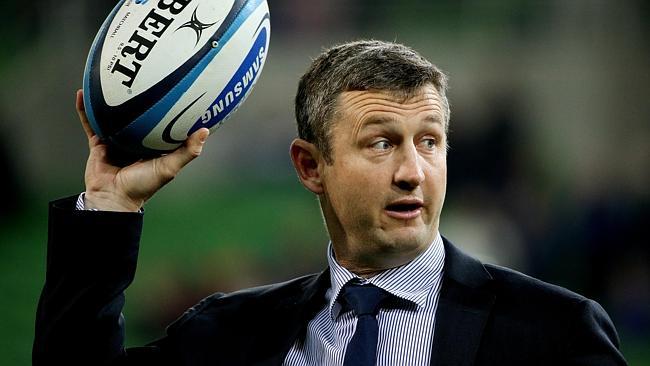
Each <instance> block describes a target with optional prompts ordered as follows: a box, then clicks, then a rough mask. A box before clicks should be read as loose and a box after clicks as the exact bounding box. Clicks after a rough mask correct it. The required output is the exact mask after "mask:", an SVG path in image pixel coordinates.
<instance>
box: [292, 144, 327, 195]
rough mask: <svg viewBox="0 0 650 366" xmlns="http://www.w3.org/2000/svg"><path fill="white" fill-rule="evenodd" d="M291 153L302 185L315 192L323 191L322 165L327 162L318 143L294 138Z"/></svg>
mask: <svg viewBox="0 0 650 366" xmlns="http://www.w3.org/2000/svg"><path fill="white" fill-rule="evenodd" d="M289 153H290V154H291V161H292V162H293V167H294V168H295V169H296V173H298V178H299V179H300V182H302V185H303V186H305V188H307V189H308V190H310V191H312V192H313V193H315V194H321V193H323V183H322V181H321V178H322V177H321V168H322V167H321V166H320V165H321V164H324V163H325V162H324V160H323V159H322V156H321V153H320V151H319V150H318V148H317V147H316V145H314V144H312V143H310V142H307V141H305V140H303V139H294V140H293V142H292V143H291V148H290V150H289Z"/></svg>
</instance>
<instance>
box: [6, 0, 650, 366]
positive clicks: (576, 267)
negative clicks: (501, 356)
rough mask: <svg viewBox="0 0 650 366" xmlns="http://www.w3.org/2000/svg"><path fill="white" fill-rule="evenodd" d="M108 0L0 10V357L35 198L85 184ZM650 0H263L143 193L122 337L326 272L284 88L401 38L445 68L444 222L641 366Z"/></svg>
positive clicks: (33, 241)
mask: <svg viewBox="0 0 650 366" xmlns="http://www.w3.org/2000/svg"><path fill="white" fill-rule="evenodd" d="M114 4H115V1H109V0H101V1H99V0H95V1H92V2H90V1H83V0H67V1H54V0H41V1H32V2H22V1H21V2H3V3H2V4H1V5H0V9H2V10H3V13H4V14H7V15H8V17H7V18H5V20H3V24H2V26H0V37H1V38H0V39H2V43H3V47H2V48H0V80H2V86H3V88H1V89H0V126H1V127H2V128H0V174H1V176H2V178H1V179H0V188H1V189H2V192H3V199H2V203H1V204H0V310H2V314H3V316H2V317H0V364H2V365H26V364H29V363H30V352H31V351H30V350H31V342H32V339H33V323H34V312H35V308H36V303H37V300H38V295H39V291H40V289H41V287H42V285H43V280H44V271H45V243H46V232H47V201H49V200H52V199H55V198H58V197H62V196H67V195H73V194H77V193H79V192H80V191H81V190H83V168H84V164H85V158H86V143H85V141H84V135H83V132H82V130H81V128H80V126H79V123H78V121H77V118H76V115H75V112H74V92H75V90H76V89H77V88H79V87H80V86H81V78H82V71H83V67H84V62H85V57H86V53H87V52H88V49H89V47H90V43H91V41H92V39H93V37H94V35H95V32H96V31H97V29H98V28H99V25H100V24H101V22H102V21H103V19H104V17H105V16H106V15H107V14H108V12H109V10H110V9H111V8H112V7H113V6H114ZM649 4H650V3H649V2H647V1H643V0H638V1H634V0H627V1H607V0H572V1H566V0H549V1H541V0H540V1H516V0H501V1H489V2H487V1H480V0H463V1H451V0H440V1H435V2H434V1H430V0H426V1H425V0H401V1H379V0H372V1H371V0H356V1H343V0H328V1H325V0H319V1H314V0H310V1H304V0H291V1H290V0H283V1H280V0H269V6H270V8H271V20H272V39H271V47H270V53H269V55H268V59H267V63H266V66H265V70H264V73H263V74H262V76H261V79H260V80H259V82H258V84H257V86H256V88H255V91H254V92H253V93H252V95H251V97H250V98H249V99H248V101H247V102H246V103H245V104H244V106H243V107H242V108H241V109H240V111H239V112H237V114H236V115H235V117H233V118H232V119H231V120H230V121H229V122H228V123H227V124H226V125H225V126H224V127H223V128H222V129H220V130H219V131H218V133H216V134H215V136H212V137H211V138H210V141H209V143H208V144H207V146H206V151H205V152H204V156H202V157H201V159H199V160H198V161H196V162H195V163H193V164H192V165H191V166H190V167H188V168H187V169H186V171H184V172H183V174H182V175H181V176H179V177H178V178H177V180H176V181H175V182H174V183H173V184H172V185H170V186H168V187H166V188H165V189H163V190H162V191H161V192H159V194H158V195H157V196H156V197H155V199H154V200H153V201H152V202H150V203H149V204H148V205H147V213H146V219H145V229H144V238H143V242H142V250H141V255H140V262H139V268H138V275H137V277H136V280H135V282H134V284H133V285H132V286H131V287H130V289H129V291H128V293H127V306H126V309H125V316H126V319H127V324H128V328H127V342H128V344H129V345H137V344H142V343H145V342H146V341H148V340H152V339H153V338H155V337H157V336H159V335H161V334H162V333H163V331H164V325H165V324H167V323H169V322H170V321H171V320H172V319H174V318H175V317H176V316H177V315H179V314H180V313H181V312H182V311H183V310H184V309H185V308H186V307H188V306H190V305H192V304H193V303H195V302H196V301H197V300H199V299H200V298H202V297H204V296H206V295H208V294H209V293H211V292H213V291H217V290H219V291H230V290H234V289H238V288H241V287H244V286H251V285H257V284H263V283H268V282H271V281H280V280H285V279H289V278H291V277H293V276H296V275H300V274H304V273H308V272H314V271H319V270H320V269H322V268H323V266H324V263H325V261H324V257H325V248H326V244H327V237H326V234H325V231H324V229H323V227H322V223H321V217H320V214H319V211H318V205H317V202H316V200H315V198H314V197H312V196H311V195H310V194H309V193H307V192H306V191H305V190H304V189H302V187H301V186H300V185H299V183H298V181H297V179H296V178H295V175H294V173H293V170H292V168H291V165H290V162H289V158H288V146H289V142H290V141H291V139H292V138H293V137H294V136H295V128H294V122H293V115H292V110H293V107H292V100H293V96H294V92H295V88H296V84H297V80H298V78H299V76H300V75H301V73H302V72H303V71H304V70H305V68H306V67H307V65H308V63H309V62H310V60H311V59H312V58H313V57H315V56H316V55H317V54H318V53H319V52H320V50H321V49H322V48H323V47H324V46H329V45H332V44H335V43H337V42H342V41H346V40H353V39H358V38H378V39H384V40H392V41H397V42H402V43H405V44H407V45H410V46H412V47H414V48H415V49H417V50H418V51H419V52H421V53H422V54H423V55H424V56H425V57H427V58H429V59H430V60H431V61H433V62H434V63H436V64H437V65H439V66H440V67H441V68H442V69H444V70H445V71H447V73H448V74H449V75H450V86H451V90H450V93H449V98H450V101H451V105H452V118H451V132H450V143H451V149H450V152H449V184H448V194H447V200H446V204H445V208H444V210H443V219H442V224H441V232H442V233H443V235H446V236H447V237H448V238H450V239H451V240H452V241H454V242H455V243H457V244H458V245H459V246H461V247H463V248H464V249H465V250H467V251H469V252H471V253H473V254H474V255H477V256H479V257H481V258H482V259H484V260H485V261H489V262H493V263H498V264H503V265H507V266H510V267H513V268H516V269H518V270H521V271H524V272H526V273H528V274H531V275H533V276H536V277H539V278H541V279H543V280H546V281H549V282H553V283H556V284H559V285H562V286H565V287H568V288H570V289H572V290H574V291H577V292H579V293H582V294H584V295H586V296H589V297H591V298H593V299H595V300H597V301H599V302H600V303H601V304H602V305H603V306H604V307H605V309H607V311H608V312H609V314H610V315H611V317H612V318H613V320H614V323H615V324H616V326H617V328H618V330H619V333H620V336H621V340H622V349H623V352H624V354H625V355H626V357H627V358H628V360H629V361H630V364H632V365H649V364H650V350H649V347H648V345H650V255H649V249H648V248H649V246H648V239H647V234H643V232H644V231H643V230H647V228H648V224H650V222H649V221H648V218H649V215H648V214H649V212H648V211H649V207H650V205H649V201H650V195H649V193H650V190H649V189H648V187H649V186H650V144H649V142H650V140H649V138H650V123H648V121H649V117H650V103H648V97H649V96H650V71H649V70H650V42H648V41H649V39H650V5H649ZM643 235H646V239H643ZM160 301H162V304H163V305H162V306H159V305H154V304H159V303H160ZM71 347H74V345H71Z"/></svg>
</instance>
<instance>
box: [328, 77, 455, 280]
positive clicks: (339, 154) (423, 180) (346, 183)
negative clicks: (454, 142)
mask: <svg viewBox="0 0 650 366" xmlns="http://www.w3.org/2000/svg"><path fill="white" fill-rule="evenodd" d="M444 121H445V108H444V104H443V101H442V98H441V96H440V94H439V93H438V92H437V90H436V89H435V88H434V87H433V86H432V85H427V86H424V87H422V88H421V89H420V90H418V92H417V93H415V94H414V95H413V96H412V97H410V98H408V99H405V98H403V97H400V96H396V95H393V94H391V93H389V92H381V91H350V92H344V93H342V94H341V95H340V96H339V98H338V109H337V113H336V114H335V117H334V123H333V127H332V131H331V135H330V136H331V137H330V140H331V141H330V143H331V147H332V162H331V164H320V167H319V168H320V176H321V181H322V189H323V193H322V194H321V195H320V198H321V206H322V209H323V215H324V217H325V220H326V223H327V227H328V231H329V234H330V238H331V239H332V243H333V245H334V250H335V253H336V257H337V260H338V261H339V262H340V263H341V264H343V265H347V266H348V268H349V267H352V268H356V269H357V270H358V271H360V272H363V271H364V270H366V271H368V272H371V271H372V269H373V268H374V269H383V268H391V267H395V266H398V265H401V264H404V263H406V262H408V261H410V260H411V259H413V258H414V257H415V256H417V254H419V253H421V252H422V251H424V250H425V249H426V248H427V247H428V245H429V244H430V243H431V242H432V241H433V239H434V237H435V235H436V233H437V231H438V223H439V218H440V211H441V209H442V205H443V201H444V197H445V189H446V182H447V153H446V143H447V142H446V134H445V127H444V123H445V122H444Z"/></svg>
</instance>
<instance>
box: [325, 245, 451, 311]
mask: <svg viewBox="0 0 650 366" xmlns="http://www.w3.org/2000/svg"><path fill="white" fill-rule="evenodd" d="M327 261H328V263H329V266H330V282H331V287H330V289H329V291H328V292H327V299H328V302H329V313H330V316H331V317H332V319H336V317H338V315H339V314H340V312H341V305H340V304H339V303H338V302H337V301H336V300H337V298H338V296H339V293H340V292H341V289H342V288H343V286H345V284H347V283H348V282H350V281H358V282H360V283H371V284H373V285H375V286H377V287H380V288H382V289H384V290H386V291H388V292H389V293H390V294H392V295H394V296H397V297H399V298H401V299H404V300H406V301H409V302H411V303H414V304H416V305H417V306H418V308H422V307H424V306H425V305H426V304H427V301H428V299H429V298H430V297H429V294H430V292H431V289H433V288H434V287H438V286H434V285H435V284H437V283H438V282H440V280H441V278H442V268H443V265H444V262H445V248H444V245H443V243H442V237H441V236H440V233H438V234H437V235H436V237H435V239H434V240H433V242H432V243H431V244H430V245H429V247H428V248H427V249H426V250H425V251H424V252H422V253H420V254H419V255H418V256H417V257H415V259H413V260H412V261H410V262H409V263H406V264H404V265H402V266H399V267H395V268H391V269H388V270H385V271H383V272H381V273H379V274H378V275H376V276H373V277H370V278H368V279H365V278H361V277H359V276H357V275H355V274H354V273H352V272H350V271H349V270H348V269H347V268H345V267H343V266H341V265H340V264H339V263H338V262H337V261H336V258H335V256H334V248H333V247H332V243H331V242H330V244H329V245H328V247H327Z"/></svg>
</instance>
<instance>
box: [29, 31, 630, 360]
mask: <svg viewBox="0 0 650 366" xmlns="http://www.w3.org/2000/svg"><path fill="white" fill-rule="evenodd" d="M445 93H446V78H445V76H444V74H442V73H441V72H440V71H439V70H438V69H437V68H436V67H435V66H434V65H432V64H431V63H430V62H429V61H427V60H425V59H424V58H422V57H421V56H420V55H418V54H417V53H415V52H414V51H413V50H411V49H409V48H407V47H405V46H402V45H398V44H393V43H386V42H379V41H360V42H352V43H347V44H343V45H340V46H336V47H333V48H331V49H329V50H327V51H325V52H324V53H323V54H321V55H320V56H319V57H318V58H317V59H316V60H315V61H314V62H313V63H312V65H311V67H310V68H309V70H308V71H307V72H306V73H305V75H303V77H302V79H301V80H300V83H299V87H298V93H297V96H296V119H297V122H298V131H299V138H297V139H295V140H294V141H293V143H292V144H291V149H290V153H291V159H292V161H293V164H294V166H295V169H296V172H297V174H298V177H299V179H300V181H301V182H302V184H303V185H304V186H305V187H306V188H307V189H308V190H310V191H311V192H313V193H314V194H316V195H317V197H318V199H319V202H320V206H321V209H322V213H323V217H324V218H325V223H326V226H327V230H328V233H329V236H330V239H331V243H330V246H329V249H328V261H329V267H328V268H327V269H326V270H325V271H324V272H322V273H320V274H316V275H309V276H305V277H301V278H298V279H294V280H292V281H289V282H286V283H282V284H275V285H270V286H264V287H260V288H254V289H248V290H243V291H239V292H235V293H232V294H214V295H211V296H209V297H207V298H206V299H204V300H203V301H202V302H201V303H199V304H198V305H196V306H195V307H193V308H191V309H190V310H188V311H187V312H186V313H185V314H184V315H183V316H181V317H180V318H179V320H177V321H176V322H175V323H173V324H172V325H171V326H170V327H168V329H167V335H166V336H165V337H164V338H162V339H160V340H157V341H155V342H153V343H151V344H149V345H147V346H145V347H141V348H135V349H127V350H125V349H124V347H123V337H124V327H123V320H122V317H121V313H120V311H121V309H122V306H123V301H124V300H123V299H124V295H123V291H124V290H125V289H126V287H127V286H128V285H129V284H130V282H131V281H132V280H133V276H134V272H135V265H136V258H137V253H138V241H139V237H140V230H141V224H142V216H143V214H142V211H141V207H142V205H143V204H144V202H145V201H146V200H147V199H149V198H150V197H151V196H152V195H153V194H154V193H155V192H156V191H157V190H158V189H159V188H160V187H161V186H162V185H164V184H165V183H167V182H168V181H169V180H171V179H172V178H173V177H174V176H175V175H176V174H177V173H178V172H179V171H180V169H181V168H182V167H183V166H184V165H186V164H187V163H188V162H189V161H191V160H192V159H194V158H195V157H197V156H198V155H199V154H200V153H201V149H202V146H203V143H204V142H205V139H206V138H207V135H208V131H207V130H205V129H203V130H199V131H197V132H195V133H194V134H193V135H192V136H190V137H189V139H188V140H187V142H186V144H185V145H184V146H183V147H182V148H180V149H179V150H177V151H175V152H174V153H172V154H169V155H167V156H165V157H161V158H158V159H154V160H149V161H141V162H138V163H135V164H133V165H130V166H128V167H125V168H119V167H117V166H113V165H111V164H110V162H109V160H108V159H107V155H106V154H107V150H106V146H105V145H104V144H103V143H102V142H101V141H99V139H98V137H97V136H96V135H94V134H93V133H92V131H91V130H90V129H89V127H88V123H87V121H86V118H85V114H84V112H83V103H82V100H81V98H82V97H81V94H80V93H78V95H77V109H78V111H79V115H80V118H81V121H82V124H83V126H84V128H85V130H86V133H87V135H88V140H89V146H90V156H89V159H88V165H87V166H86V176H85V181H86V191H85V194H82V195H81V196H79V197H72V198H68V199H63V200H60V201H55V202H53V203H52V204H51V206H50V225H49V243H48V269H47V278H46V283H45V288H44V289H43V293H42V296H41V300H40V303H39V308H38V314H37V320H36V339H35V342H34V354H33V356H34V364H37V365H46V364H59V363H60V364H85V365H91V364H111V365H124V364H155V365H281V364H284V365H321V364H323V365H325V364H327V365H341V364H344V365H374V364H377V365H429V364H433V365H565V364H566V365H624V364H625V360H624V359H623V357H622V355H621V353H620V352H619V351H618V338H617V335H616V331H615V329H614V327H613V325H612V323H611V321H610V319H609V318H608V316H607V314H606V313H605V312H604V310H603V309H602V308H601V307H600V306H599V305H598V304H597V303H595V302H593V301H591V300H589V299H586V298H584V297H582V296H580V295H577V294H574V293H572V292H570V291H568V290H565V289H562V288H559V287H556V286H553V285H549V284H546V283H543V282H541V281H538V280H535V279H533V278H530V277H527V276H525V275H522V274H520V273H517V272H514V271H511V270H508V269H505V268H501V267H496V266H492V265H487V264H486V265H484V264H481V263H480V262H478V261H477V260H475V259H472V258H471V257H469V256H467V255H465V254H463V253H461V252H460V251H459V250H458V249H456V248H455V247H454V246H453V245H452V244H451V243H450V242H449V241H447V240H446V239H443V238H442V237H441V236H440V234H439V230H438V225H439V219H440V213H441V210H442V205H443V201H444V197H445V186H446V175H447V170H446V169H447V168H446V156H447V128H448V125H449V104H448V102H447V98H446V94H445Z"/></svg>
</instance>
